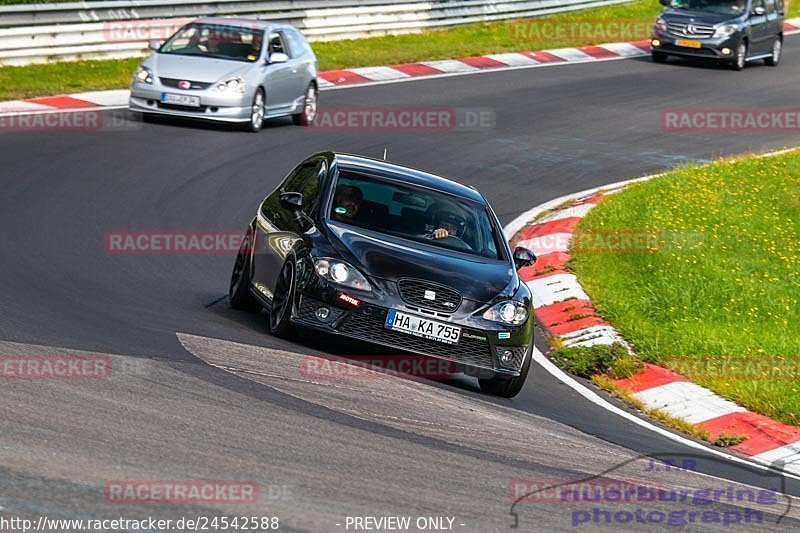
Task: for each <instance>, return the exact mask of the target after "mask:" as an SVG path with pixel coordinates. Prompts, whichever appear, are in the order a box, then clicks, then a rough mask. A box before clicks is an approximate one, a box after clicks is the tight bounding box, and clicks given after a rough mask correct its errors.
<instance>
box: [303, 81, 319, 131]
mask: <svg viewBox="0 0 800 533" xmlns="http://www.w3.org/2000/svg"><path fill="white" fill-rule="evenodd" d="M305 115H306V121H307V122H308V123H309V124H310V123H312V122H314V119H315V118H317V90H316V89H314V86H313V85H309V87H308V91H306V104H305Z"/></svg>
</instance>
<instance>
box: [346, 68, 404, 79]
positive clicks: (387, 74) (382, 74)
mask: <svg viewBox="0 0 800 533" xmlns="http://www.w3.org/2000/svg"><path fill="white" fill-rule="evenodd" d="M348 70H349V71H350V72H353V73H355V74H358V75H359V76H363V77H365V78H367V79H370V80H372V81H388V80H399V79H401V78H410V77H411V76H409V75H408V74H406V73H405V72H400V71H399V70H396V69H393V68H391V67H359V68H351V69H348Z"/></svg>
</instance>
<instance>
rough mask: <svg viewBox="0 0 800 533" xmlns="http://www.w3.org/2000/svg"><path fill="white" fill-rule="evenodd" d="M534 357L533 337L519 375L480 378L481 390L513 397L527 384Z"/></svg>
mask: <svg viewBox="0 0 800 533" xmlns="http://www.w3.org/2000/svg"><path fill="white" fill-rule="evenodd" d="M532 358H533V339H531V345H530V346H529V347H528V351H527V352H526V353H525V361H524V362H523V363H522V368H521V369H520V371H519V376H517V377H513V378H509V377H506V376H495V377H493V378H490V379H479V380H478V383H480V385H481V390H482V391H483V392H486V393H488V394H493V395H495V396H500V397H502V398H513V397H514V396H516V395H517V394H519V392H520V391H521V390H522V387H523V386H525V380H526V379H527V377H528V371H529V370H530V368H531V359H532Z"/></svg>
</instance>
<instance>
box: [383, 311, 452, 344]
mask: <svg viewBox="0 0 800 533" xmlns="http://www.w3.org/2000/svg"><path fill="white" fill-rule="evenodd" d="M385 326H386V327H387V328H389V329H391V330H394V331H399V332H401V333H407V334H409V335H414V336H416V337H422V338H425V339H430V340H434V341H437V342H443V343H445V344H458V339H459V338H461V328H460V327H458V326H453V325H451V324H445V323H444V322H437V321H436V320H429V319H427V318H424V317H421V316H415V315H409V314H408V313H403V312H400V311H397V310H395V309H391V310H390V311H389V312H388V313H387V315H386V324H385Z"/></svg>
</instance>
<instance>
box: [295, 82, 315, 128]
mask: <svg viewBox="0 0 800 533" xmlns="http://www.w3.org/2000/svg"><path fill="white" fill-rule="evenodd" d="M318 103H319V91H317V88H316V87H315V86H314V84H313V83H310V84H309V85H308V88H307V89H306V94H305V97H304V98H303V111H302V112H301V113H296V114H294V115H292V122H294V123H295V124H296V125H297V126H311V125H312V124H314V121H315V120H316V119H317V108H318V107H317V106H318Z"/></svg>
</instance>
